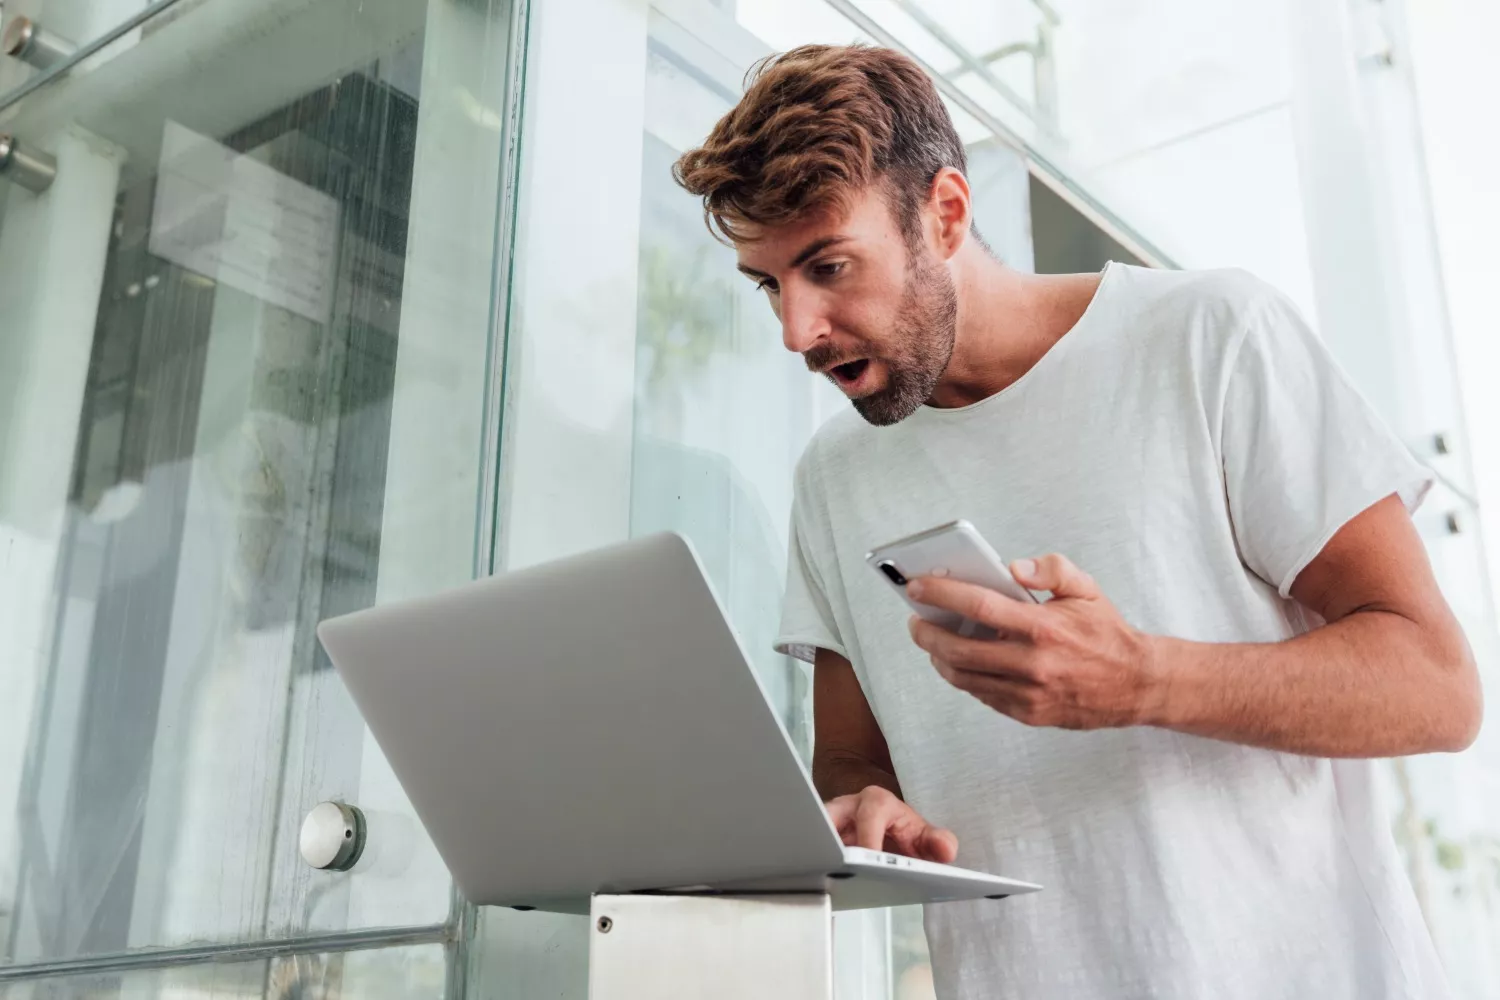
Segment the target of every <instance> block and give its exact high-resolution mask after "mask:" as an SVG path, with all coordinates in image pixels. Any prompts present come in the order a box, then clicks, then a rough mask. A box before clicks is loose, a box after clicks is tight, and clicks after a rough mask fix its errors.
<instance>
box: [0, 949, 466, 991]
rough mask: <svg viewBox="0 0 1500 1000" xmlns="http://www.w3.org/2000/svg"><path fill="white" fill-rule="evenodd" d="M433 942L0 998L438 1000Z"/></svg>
mask: <svg viewBox="0 0 1500 1000" xmlns="http://www.w3.org/2000/svg"><path fill="white" fill-rule="evenodd" d="M445 960H446V953H445V951H444V949H443V946H442V945H440V944H428V945H416V946H413V947H405V948H386V949H381V950H374V951H350V952H336V953H333V954H324V955H317V954H309V955H287V956H281V957H277V958H272V959H260V960H257V961H253V962H236V963H232V964H227V963H226V964H223V965H219V964H213V965H179V966H174V967H170V968H146V969H132V970H130V971H128V972H109V973H102V974H96V975H87V974H85V975H77V976H58V977H56V978H52V979H37V980H26V981H21V982H11V983H0V1000H64V998H66V1000H199V998H202V1000H208V998H212V1000H262V998H264V1000H340V998H345V997H358V998H359V1000H441V998H442V997H443V996H444V995H445V988H446V975H447V972H446V964H445Z"/></svg>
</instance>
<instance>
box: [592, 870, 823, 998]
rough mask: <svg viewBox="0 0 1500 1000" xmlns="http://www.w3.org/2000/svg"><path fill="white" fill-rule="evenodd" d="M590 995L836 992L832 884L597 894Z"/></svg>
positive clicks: (820, 995) (802, 995)
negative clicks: (777, 889)
mask: <svg viewBox="0 0 1500 1000" xmlns="http://www.w3.org/2000/svg"><path fill="white" fill-rule="evenodd" d="M591 919H592V927H591V931H590V940H589V1000H702V998H704V997H713V998H715V1000H765V998H767V997H774V998H776V1000H832V998H833V911H832V907H831V905H830V903H829V899H828V896H827V895H826V894H824V893H789V894H786V895H776V896H666V895H639V896H636V895H631V896H595V897H594V899H593V905H592V908H591Z"/></svg>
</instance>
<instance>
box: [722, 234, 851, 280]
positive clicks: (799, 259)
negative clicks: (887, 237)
mask: <svg viewBox="0 0 1500 1000" xmlns="http://www.w3.org/2000/svg"><path fill="white" fill-rule="evenodd" d="M851 238H852V237H849V236H825V237H823V238H822V239H820V240H813V241H812V242H811V243H809V244H808V245H807V246H805V247H803V248H802V252H801V253H799V254H798V255H797V256H796V257H794V258H793V259H792V263H791V265H790V266H791V267H801V266H802V265H803V264H805V263H807V261H808V260H809V258H812V257H814V256H816V255H817V254H820V253H822V252H823V251H824V250H827V249H828V248H829V247H831V246H837V245H838V244H840V243H847V242H848V241H849V240H850V239H851ZM735 266H736V267H737V268H739V271H740V273H741V274H745V275H748V276H750V277H752V278H769V277H770V275H769V274H767V273H766V272H764V271H757V270H756V269H755V268H753V267H747V266H746V265H744V264H737V265H735Z"/></svg>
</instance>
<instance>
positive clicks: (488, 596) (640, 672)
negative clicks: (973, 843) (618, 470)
mask: <svg viewBox="0 0 1500 1000" xmlns="http://www.w3.org/2000/svg"><path fill="white" fill-rule="evenodd" d="M318 636H319V637H320V638H321V639H322V641H323V645H324V647H325V648H326V649H327V650H328V655H329V656H330V658H332V660H333V663H334V666H335V667H336V668H337V669H338V672H339V674H340V676H341V677H343V679H344V682H345V684H347V685H348V688H349V691H350V692H351V693H352V694H353V696H354V700H355V702H356V703H357V704H358V705H359V709H360V711H361V713H363V715H364V717H365V721H366V722H367V723H368V724H369V727H370V730H371V732H372V733H373V734H374V736H375V739H376V741H377V742H379V744H380V748H381V750H382V751H384V753H385V756H386V758H387V759H388V760H389V761H390V764H391V767H392V768H393V769H394V771H395V773H396V776H397V778H398V779H399V780H400V782H401V785H402V787H403V788H404V789H405V791H406V794H407V795H408V797H409V798H410V799H411V802H412V805H413V806H414V807H415V809H416V812H417V815H418V816H419V817H420V818H421V820H422V823H423V825H424V826H425V827H426V828H427V832H428V834H429V835H430V836H431V837H432V840H433V842H434V844H436V846H437V849H438V851H439V853H440V854H441V855H442V857H443V860H444V862H446V864H447V866H448V868H449V870H450V871H451V872H452V874H453V878H454V880H455V881H456V882H457V883H458V887H459V888H460V889H461V890H462V891H463V893H464V895H465V896H467V897H468V898H469V899H470V900H472V901H473V902H475V903H481V904H499V905H505V906H513V907H518V908H523V909H525V908H536V909H543V910H555V911H561V912H579V913H587V912H588V907H589V897H590V895H592V894H594V893H620V892H662V891H672V892H703V893H715V892H717V893H724V892H788V891H790V892H797V891H809V892H812V891H815V892H828V893H829V894H830V895H831V896H832V901H833V906H834V908H835V909H858V908H863V907H872V906H901V905H906V904H908V903H935V902H944V901H949V900H961V899H980V898H990V899H999V898H1003V897H1005V896H1009V895H1013V894H1016V893H1024V892H1034V891H1036V890H1037V889H1039V888H1040V886H1036V885H1032V884H1030V883H1026V882H1018V881H1014V880H1012V879H1007V878H1001V877H999V876H996V875H988V874H984V873H981V872H973V871H966V870H964V869H962V868H954V867H951V866H948V865H939V864H932V863H930V862H925V861H918V860H915V859H912V858H907V857H902V856H900V855H895V854H886V853H881V852H878V851H869V850H863V849H860V848H849V847H845V846H844V845H843V844H842V843H841V842H840V840H839V836H838V834H837V832H836V831H835V830H834V828H833V825H832V824H831V823H830V822H829V819H828V816H827V813H826V812H825V811H824V809H823V804H822V802H821V801H820V800H819V798H818V795H817V792H816V791H814V789H813V786H812V784H811V782H810V781H809V780H808V777H807V775H806V773H805V772H804V771H803V769H802V766H801V763H800V762H799V760H798V758H797V754H796V751H795V750H794V749H793V747H792V744H791V741H790V740H789V739H788V737H787V734H786V731H785V730H784V729H783V728H782V726H781V723H780V721H779V720H778V719H777V717H776V712H775V710H774V709H773V708H772V706H771V704H770V702H769V701H768V700H767V699H766V695H765V692H764V691H763V690H762V688H761V686H760V683H759V681H758V680H757V679H756V676H755V673H754V671H753V670H752V669H751V667H750V663H749V660H748V659H747V658H746V656H745V652H744V650H743V648H742V647H741V646H740V644H739V641H738V639H737V638H736V637H735V634H734V631H733V629H731V628H730V626H729V623H728V621H727V620H726V619H725V617H724V614H723V611H722V610H721V608H720V607H719V604H718V602H717V600H716V599H715V598H714V594H713V590H712V588H711V587H710V585H709V582H708V580H707V578H706V577H705V575H704V573H703V569H702V566H701V565H700V564H699V562H698V559H697V557H696V556H695V555H694V554H693V550H692V547H691V546H690V545H689V544H688V542H687V540H686V539H684V538H682V537H681V536H678V535H675V534H670V533H668V534H658V535H652V536H649V537H646V538H639V539H636V540H633V541H630V542H626V543H624V544H621V545H616V546H612V547H610V548H605V549H600V550H597V551H594V552H588V553H585V554H583V555H578V556H573V557H571V558H568V559H563V560H559V561H557V562H553V563H548V564H546V565H541V566H536V567H533V568H530V569H525V570H521V571H518V572H513V573H507V574H504V575H501V576H495V577H491V578H488V579H484V580H478V581H475V582H473V583H470V584H466V585H464V586H462V587H459V588H457V589H454V590H450V591H448V592H446V593H442V594H438V595H436V596H434V597H430V598H425V599H421V600H415V601H407V602H402V603H399V604H390V605H386V606H383V607H377V608H372V609H370V610H367V611H360V612H357V613H355V614H351V615H346V616H343V617H340V618H334V619H330V620H329V621H325V622H323V623H322V625H320V626H319V627H318Z"/></svg>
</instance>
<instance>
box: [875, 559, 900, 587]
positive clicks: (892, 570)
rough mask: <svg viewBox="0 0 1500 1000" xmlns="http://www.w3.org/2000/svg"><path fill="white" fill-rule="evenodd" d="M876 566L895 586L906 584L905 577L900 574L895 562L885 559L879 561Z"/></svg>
mask: <svg viewBox="0 0 1500 1000" xmlns="http://www.w3.org/2000/svg"><path fill="white" fill-rule="evenodd" d="M876 568H877V569H879V570H880V572H882V573H884V574H885V575H886V578H887V579H888V580H890V581H891V582H892V583H894V584H895V585H896V586H898V587H904V586H906V577H904V576H902V575H901V571H900V570H899V569H897V568H896V564H895V563H893V562H891V561H890V560H889V559H887V560H885V561H884V562H882V563H879V564H878V565H877V567H876Z"/></svg>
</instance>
